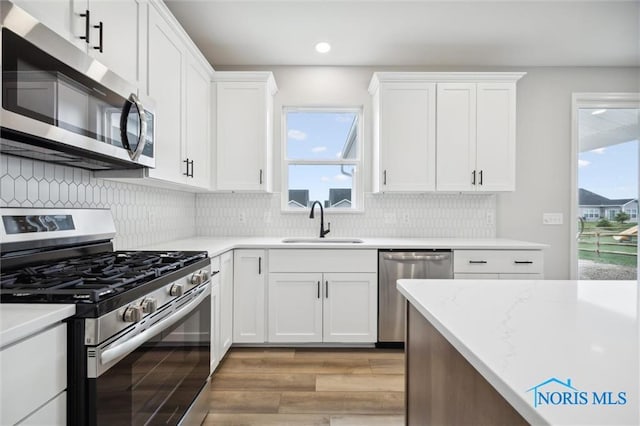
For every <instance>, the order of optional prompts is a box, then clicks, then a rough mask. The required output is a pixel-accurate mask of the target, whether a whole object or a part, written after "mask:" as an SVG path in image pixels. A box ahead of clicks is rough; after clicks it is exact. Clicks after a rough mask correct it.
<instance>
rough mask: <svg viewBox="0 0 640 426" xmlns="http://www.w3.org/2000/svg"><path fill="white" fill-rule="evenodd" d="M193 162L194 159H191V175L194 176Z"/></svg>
mask: <svg viewBox="0 0 640 426" xmlns="http://www.w3.org/2000/svg"><path fill="white" fill-rule="evenodd" d="M193 162H194V160H191V177H193Z"/></svg>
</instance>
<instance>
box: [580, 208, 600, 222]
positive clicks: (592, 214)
mask: <svg viewBox="0 0 640 426" xmlns="http://www.w3.org/2000/svg"><path fill="white" fill-rule="evenodd" d="M582 217H583V218H584V219H585V220H586V221H593V220H598V219H600V209H593V208H583V209H582Z"/></svg>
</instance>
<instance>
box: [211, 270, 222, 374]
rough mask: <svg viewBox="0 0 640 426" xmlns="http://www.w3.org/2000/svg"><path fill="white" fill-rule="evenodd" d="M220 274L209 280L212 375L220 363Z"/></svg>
mask: <svg viewBox="0 0 640 426" xmlns="http://www.w3.org/2000/svg"><path fill="white" fill-rule="evenodd" d="M221 352H222V351H221V349H220V274H216V275H214V276H213V277H212V278H211V365H210V372H211V373H213V372H214V370H215V369H216V368H217V367H218V364H219V363H220V353H221Z"/></svg>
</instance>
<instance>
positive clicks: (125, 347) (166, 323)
mask: <svg viewBox="0 0 640 426" xmlns="http://www.w3.org/2000/svg"><path fill="white" fill-rule="evenodd" d="M207 288H208V286H207ZM208 295H209V292H208V291H202V292H201V293H200V294H199V295H198V296H196V297H195V299H193V300H192V301H190V302H189V303H187V304H186V305H184V306H182V307H181V308H180V309H178V310H177V311H175V312H173V313H171V314H170V315H169V316H168V317H167V318H166V319H163V320H161V321H159V322H157V323H156V324H154V325H152V326H151V327H149V328H147V329H146V330H145V331H143V332H142V333H140V334H138V335H136V336H134V337H132V338H131V339H129V340H127V341H125V342H123V343H120V344H119V345H116V346H113V347H110V348H109V349H107V350H105V351H104V352H102V353H101V354H100V363H101V364H102V365H105V364H108V363H110V362H111V361H113V360H115V359H117V358H120V357H122V356H124V355H128V354H129V353H131V352H132V351H133V350H134V349H136V348H137V347H138V346H140V345H141V344H143V343H144V342H146V341H147V340H148V339H150V338H151V337H153V336H155V335H156V334H158V333H160V332H162V331H164V330H166V329H167V328H169V327H171V326H172V325H173V324H175V323H176V322H178V321H180V320H181V319H182V318H184V317H185V316H187V315H189V314H190V313H191V312H192V311H193V310H194V309H195V308H196V307H197V306H198V305H199V304H200V303H202V301H203V300H204V299H205V298H206V297H207V296H208Z"/></svg>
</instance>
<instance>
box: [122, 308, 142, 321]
mask: <svg viewBox="0 0 640 426" xmlns="http://www.w3.org/2000/svg"><path fill="white" fill-rule="evenodd" d="M122 319H123V321H124V322H138V321H140V320H141V319H142V308H141V307H140V306H129V307H127V309H125V310H124V314H123V315H122Z"/></svg>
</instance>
